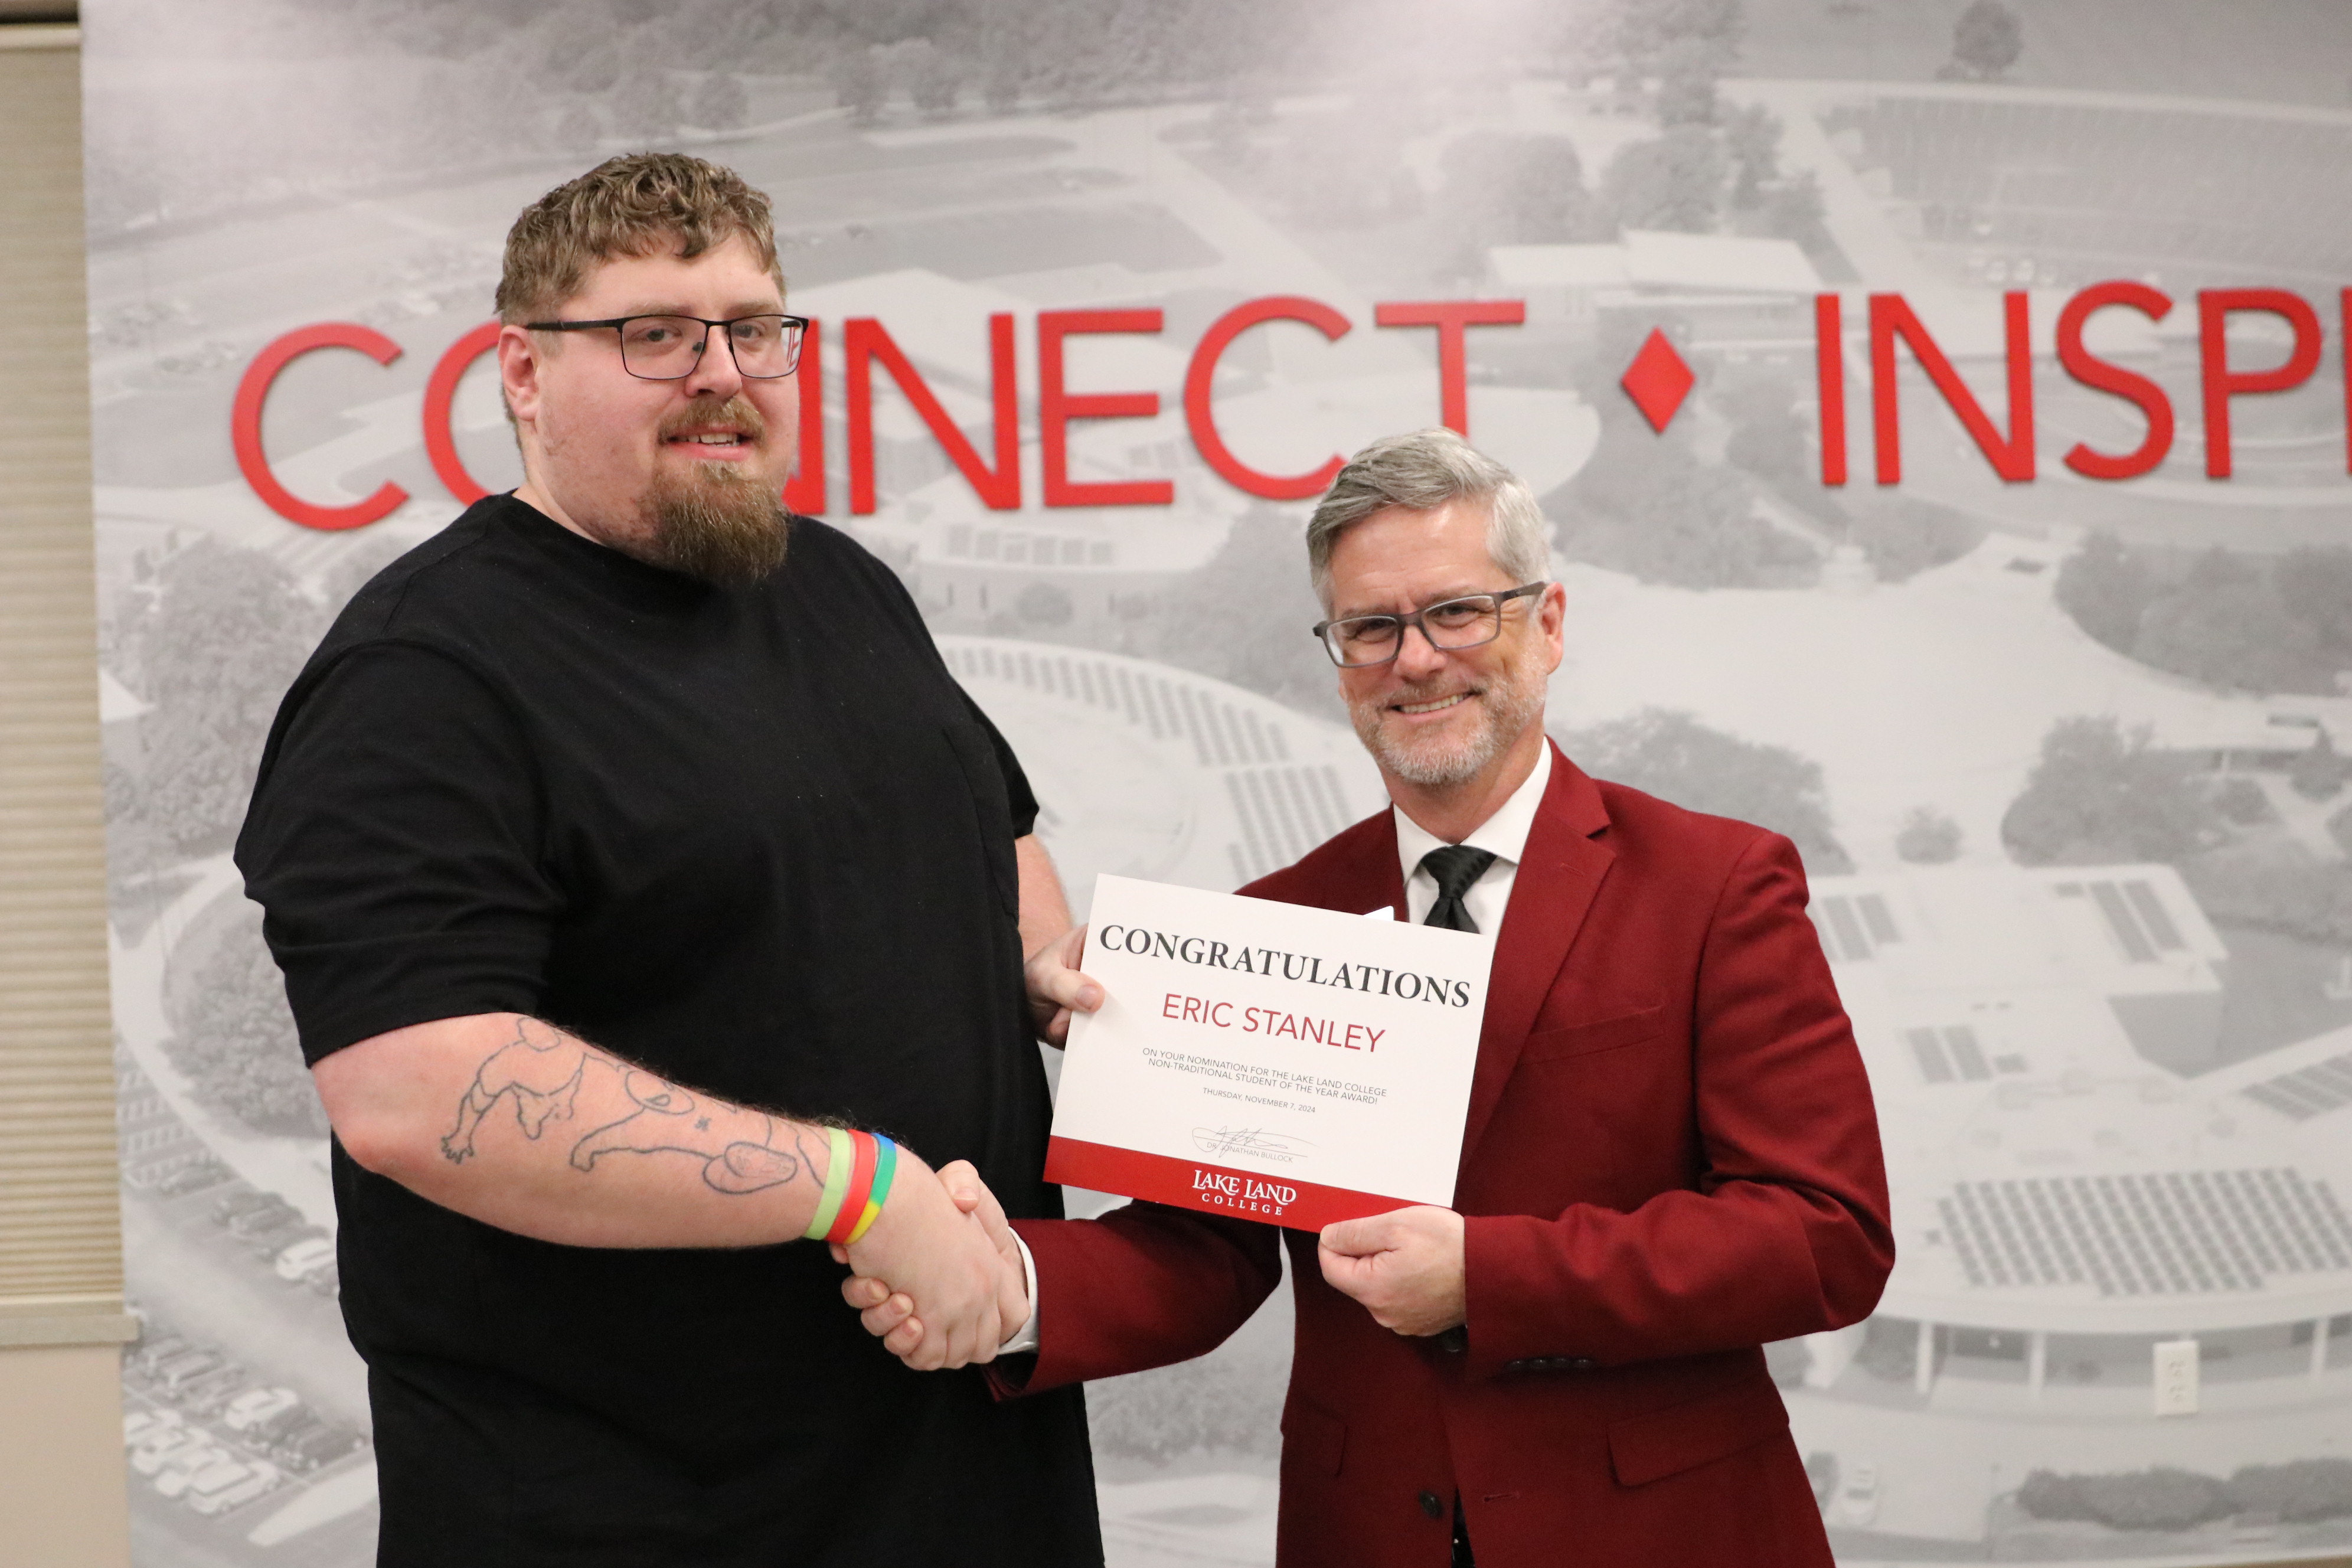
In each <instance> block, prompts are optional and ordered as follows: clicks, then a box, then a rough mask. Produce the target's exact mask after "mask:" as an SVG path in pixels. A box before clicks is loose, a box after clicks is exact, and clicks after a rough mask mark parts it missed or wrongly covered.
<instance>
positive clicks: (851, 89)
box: [826, 44, 890, 125]
mask: <svg viewBox="0 0 2352 1568" xmlns="http://www.w3.org/2000/svg"><path fill="white" fill-rule="evenodd" d="M826 75H827V77H828V79H830V80H831V81H832V83H833V91H834V99H835V102H837V103H839V104H840V105H841V107H842V108H844V109H846V110H849V122H850V123H851V124H852V125H872V124H874V123H875V122H876V121H879V120H880V119H881V118H882V103H883V100H884V99H886V98H887V96H888V94H889V91H890V84H889V80H888V79H887V77H886V76H885V75H884V74H883V70H882V61H881V60H880V58H877V54H876V51H875V49H874V48H872V47H869V46H866V45H863V44H852V45H849V46H848V47H845V48H843V49H842V50H841V51H840V53H838V54H836V55H835V57H834V60H833V68H832V69H831V70H830V71H828V72H827V73H826Z"/></svg>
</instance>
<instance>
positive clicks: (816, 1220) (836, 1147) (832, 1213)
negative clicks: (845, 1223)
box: [801, 1127, 857, 1241]
mask: <svg viewBox="0 0 2352 1568" xmlns="http://www.w3.org/2000/svg"><path fill="white" fill-rule="evenodd" d="M824 1131H825V1137H826V1141H827V1145H828V1147H829V1148H830V1149H831V1151H832V1159H831V1161H830V1162H829V1163H827V1164H826V1166H825V1169H824V1193H823V1194H820V1195H819V1196H818V1198H817V1200H816V1213H815V1214H814V1215H810V1216H809V1227H808V1228H807V1229H806V1230H804V1231H803V1232H801V1236H802V1238H803V1239H804V1240H807V1241H814V1240H816V1239H817V1238H818V1237H822V1236H823V1235H824V1233H825V1232H826V1231H828V1230H831V1229H832V1228H833V1222H834V1221H835V1219H836V1218H838V1217H839V1216H840V1214H841V1200H842V1199H844V1198H845V1197H847V1196H848V1195H849V1176H850V1172H851V1170H852V1168H853V1167H855V1166H856V1163H857V1151H856V1148H855V1147H854V1146H853V1145H852V1144H851V1143H850V1142H849V1134H848V1133H846V1132H844V1131H842V1130H841V1129H840V1128H838V1127H828V1128H826V1129H825V1130H824Z"/></svg>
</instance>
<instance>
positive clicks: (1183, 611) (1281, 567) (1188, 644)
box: [1141, 505, 1343, 719]
mask: <svg viewBox="0 0 2352 1568" xmlns="http://www.w3.org/2000/svg"><path fill="white" fill-rule="evenodd" d="M1304 532H1305V524H1304V519H1303V518H1301V517H1300V516H1298V515H1297V514H1296V513H1294V512H1290V511H1286V510H1277V509H1276V508H1275V507H1272V506H1267V505H1258V506H1255V507H1253V508H1252V509H1251V510H1249V511H1248V512H1247V513H1245V514H1244V515H1243V516H1242V517H1240V518H1238V519H1236V520H1235V521H1234V526H1233V530H1232V531H1231V532H1229V533H1228V534H1226V536H1225V542H1224V543H1223V546H1222V547H1220V548H1219V550H1218V551H1217V553H1216V554H1215V555H1213V556H1212V557H1210V558H1209V560H1208V561H1207V562H1206V563H1203V564H1202V565H1201V566H1200V567H1198V568H1197V569H1195V570H1194V571H1192V572H1188V573H1186V574H1184V575H1183V576H1181V577H1180V578H1178V579H1177V580H1176V581H1175V582H1174V583H1172V584H1170V585H1169V587H1168V588H1167V589H1166V590H1165V591H1164V592H1163V593H1161V594H1160V596H1159V603H1158V605H1157V606H1156V609H1155V612H1154V614H1153V616H1152V618H1151V621H1150V623H1149V624H1148V626H1147V628H1146V630H1145V633H1144V637H1143V638H1142V639H1141V640H1142V641H1143V642H1144V643H1145V645H1146V646H1145V649H1144V651H1146V652H1148V653H1149V654H1150V656H1151V657H1154V658H1162V659H1165V660H1166V661H1168V662H1169V663H1170V664H1173V665H1177V666H1180V667H1181V668H1185V669H1192V670H1197V671H1199V672H1200V673H1201V674H1202V675H1209V676H1214V677H1215V678H1216V679H1219V680H1225V681H1231V682H1232V683H1233V684H1234V685H1235V686H1239V687H1243V688H1244V689H1248V690H1251V691H1255V692H1259V693H1261V694H1263V695H1265V696H1267V697H1271V698H1273V699H1275V700H1276V701H1278V702H1285V703H1287V704H1289V705H1290V706H1291V707H1293V708H1297V709H1298V710H1301V711H1303V712H1307V713H1312V714H1315V715H1317V716H1318V717H1319V718H1326V719H1330V718H1338V717H1339V716H1340V715H1341V713H1342V711H1343V710H1342V709H1341V707H1340V704H1339V681H1338V678H1337V676H1336V675H1335V673H1334V671H1333V668H1332V665H1331V661H1330V659H1329V658H1328V656H1326V655H1325V654H1324V652H1323V651H1322V650H1321V649H1320V648H1318V647H1317V646H1316V644H1315V639H1314V637H1312V636H1310V635H1309V632H1308V628H1310V627H1311V626H1314V625H1315V623H1316V622H1318V621H1319V620H1321V619H1322V618H1323V607H1322V605H1320V604H1319V603H1318V601H1317V600H1316V597H1315V591H1314V589H1313V588H1311V587H1310V586H1308V584H1307V550H1306V546H1305V545H1304V543H1303V542H1302V539H1303V535H1304Z"/></svg>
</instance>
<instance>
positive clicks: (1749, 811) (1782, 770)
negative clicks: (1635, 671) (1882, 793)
mask: <svg viewBox="0 0 2352 1568" xmlns="http://www.w3.org/2000/svg"><path fill="white" fill-rule="evenodd" d="M1558 738H1559V743H1560V746H1561V748H1562V749H1563V750H1565V751H1566V752H1568V754H1569V755H1570V757H1572V758H1574V759H1575V761H1576V764H1577V766H1579V767H1580V768H1582V769H1583V770H1584V771H1585V772H1586V773H1591V775H1593V776H1594V777H1595V778H1602V779H1608V780H1611V781H1612V782H1613V783H1616V784H1630V785H1632V786H1633V788H1635V789H1638V790H1643V791H1645V792H1646V793H1648V794H1651V795H1656V796H1658V797H1659V798H1661V799H1663V800H1670V801H1672V802H1674V803H1675V805H1680V806H1685V807H1688V808H1689V809H1690V810H1692V811H1703V812H1706V813H1709V814H1710V815H1713V816H1730V817H1737V818H1738V819H1739V820H1740V821H1742V822H1752V823H1754V824H1755V825H1756V826H1759V827H1767V828H1769V829H1771V830H1772V831H1773V832H1775V833H1779V834H1782V835H1784V836H1786V837H1788V838H1789V839H1790V840H1791V841H1792V842H1793V843H1794V844H1795V845H1796V846H1797V851H1798V853H1799V854H1801V855H1802V856H1803V857H1804V860H1805V868H1806V869H1807V870H1809V871H1811V873H1813V874H1814V875H1816V876H1838V875H1843V873H1845V872H1848V871H1851V870H1853V858H1852V857H1850V856H1848V855H1847V854H1846V852H1845V849H1844V847H1843V846H1842V845H1840V844H1839V843H1838V841H1837V837H1836V835H1835V834H1834V833H1833V832H1832V828H1831V818H1830V804H1829V786H1828V785H1827V784H1826V783H1825V782H1824V781H1823V779H1822V766H1821V764H1820V763H1816V762H1813V761H1812V760H1811V759H1810V758H1808V757H1805V756H1802V755H1801V754H1800V753H1798V752H1792V751H1790V750H1789V749H1788V748H1787V747H1785V746H1773V745H1767V744H1764V743H1762V742H1755V741H1743V740H1740V739H1739V738H1738V736H1736V735H1728V734H1726V733H1725V732H1724V731H1720V730H1712V729H1709V728H1708V727H1707V726H1706V725H1705V724H1702V723H1700V722H1699V721H1697V720H1696V719H1695V718H1693V717H1692V716H1691V715H1689V714H1688V713H1681V712H1675V711H1673V710H1667V709H1663V708H1644V709H1643V710H1641V711H1640V712H1638V713H1635V714H1633V715H1632V716H1631V717H1629V718H1624V719H1616V720H1612V721H1609V722H1607V723H1603V724H1596V725H1594V726H1592V727H1591V729H1587V730H1570V731H1562V732H1559V737H1558Z"/></svg>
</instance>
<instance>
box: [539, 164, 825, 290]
mask: <svg viewBox="0 0 2352 1568" xmlns="http://www.w3.org/2000/svg"><path fill="white" fill-rule="evenodd" d="M739 235H740V236H741V237H743V238H744V239H745V240H748V241H749V242H750V243H751V249H752V251H753V252H754V253H755V254H756V255H757V256H758V257H759V258H760V262H761V265H762V266H764V267H765V268H767V269H768V274H769V276H770V277H772V278H773V279H775V280H776V288H777V289H778V290H779V291H781V290H782V289H783V286H784V274H783V268H782V267H781V266H780V265H779V264H778V262H777V260H776V235H775V226H774V223H773V220H772V217H771V216H770V211H769V203H768V198H767V197H766V196H765V195H761V193H760V192H758V191H756V190H753V189H752V188H751V186H750V185H749V184H745V183H744V180H743V177H742V176H741V175H740V174H737V173H735V171H734V170H732V169H728V168H722V167H720V166H719V164H717V163H710V162H709V161H707V160H705V159H701V158H695V157H690V156H688V154H686V153H624V154H623V155H621V156H620V157H617V158H607V159H606V160H604V162H603V163H599V164H597V165H596V166H595V167H594V168H593V169H591V170H589V171H588V172H587V173H586V174H583V175H581V176H580V177H579V178H578V179H576V180H572V181H569V182H567V183H566V184H561V185H558V186H556V187H555V189H553V190H551V191H550V192H548V193H547V195H543V196H541V197H540V198H539V200H537V201H535V202H533V203H531V204H530V206H528V207H525V208H524V209H523V213H522V216H520V217H519V218H517V219H515V222H514V226H513V227H512V228H510V229H509V230H508V231H507V249H506V263H505V267H504V268H503V269H502V270H501V272H500V274H499V292H498V310H499V320H500V321H507V322H509V323H512V324H515V325H520V324H521V323H523V322H525V321H533V320H537V319H539V318H541V317H544V316H548V315H551V314H553V313H554V311H555V310H556V309H557V307H559V306H561V305H562V303H563V301H564V300H568V299H570V298H571V297H572V295H574V294H576V293H578V292H579V291H580V287H581V285H582V284H583V282H585V281H586V280H587V278H588V275H589V273H591V272H592V271H593V270H594V269H595V268H598V267H600V266H602V265H604V263H605V262H607V261H610V260H612V259H613V258H615V257H620V256H649V255H651V254H653V253H654V252H655V251H656V249H657V248H660V247H664V246H667V245H671V244H675V245H676V246H677V255H679V256H681V257H684V258H688V259H689V260H691V259H692V258H695V257H698V256H700V255H701V254H702V253H703V252H705V251H707V250H711V249H714V248H716V247H719V246H721V245H724V244H726V243H727V241H728V240H730V239H731V238H734V237H737V236H739Z"/></svg>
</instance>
